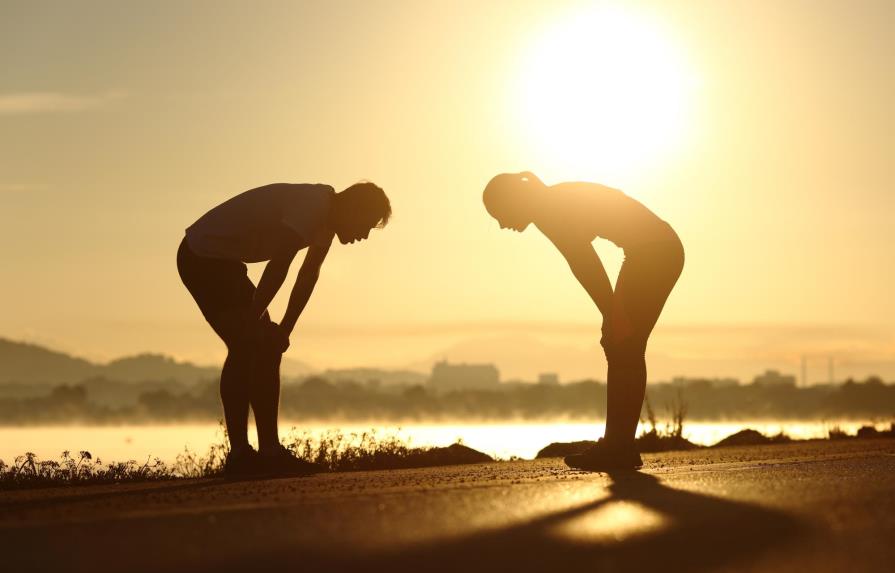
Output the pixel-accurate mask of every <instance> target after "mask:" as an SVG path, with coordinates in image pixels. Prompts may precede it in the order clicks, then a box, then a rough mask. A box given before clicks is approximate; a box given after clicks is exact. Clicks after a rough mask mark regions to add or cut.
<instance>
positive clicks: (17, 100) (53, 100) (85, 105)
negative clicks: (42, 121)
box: [0, 92, 124, 115]
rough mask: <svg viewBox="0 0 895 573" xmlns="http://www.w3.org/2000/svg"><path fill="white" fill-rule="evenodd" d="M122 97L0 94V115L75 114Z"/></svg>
mask: <svg viewBox="0 0 895 573" xmlns="http://www.w3.org/2000/svg"><path fill="white" fill-rule="evenodd" d="M122 97H124V93H122V92H106V93H102V94H93V95H73V94H64V93H58V92H20V93H7V94H0V115H25V114H36V113H56V112H75V111H84V110H88V109H95V108H98V107H102V106H104V105H107V104H108V103H110V102H112V101H114V100H117V99H120V98H122Z"/></svg>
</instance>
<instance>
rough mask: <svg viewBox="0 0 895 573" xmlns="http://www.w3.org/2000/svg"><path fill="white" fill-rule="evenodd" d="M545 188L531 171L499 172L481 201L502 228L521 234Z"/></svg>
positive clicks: (489, 183)
mask: <svg viewBox="0 0 895 573" xmlns="http://www.w3.org/2000/svg"><path fill="white" fill-rule="evenodd" d="M544 188H545V185H544V184H543V183H542V182H541V180H540V179H538V178H537V176H536V175H535V174H534V173H532V172H530V171H523V172H521V173H501V174H500V175H497V176H495V177H494V178H493V179H492V180H491V181H489V182H488V185H487V186H486V187H485V192H484V193H482V202H483V203H485V209H487V210H488V213H489V214H490V215H491V216H492V217H494V218H495V219H496V220H497V222H498V224H499V225H500V228H501V229H512V230H514V231H518V232H520V233H521V232H522V231H524V230H525V229H526V227H528V225H530V224H531V222H532V221H533V220H534V214H535V209H536V208H537V204H538V201H537V199H538V197H539V193H540V192H541V191H542V190H543V189H544Z"/></svg>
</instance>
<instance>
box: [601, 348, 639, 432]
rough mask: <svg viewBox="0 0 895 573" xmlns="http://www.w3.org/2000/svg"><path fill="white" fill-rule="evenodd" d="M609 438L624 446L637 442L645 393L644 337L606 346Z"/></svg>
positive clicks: (607, 427)
mask: <svg viewBox="0 0 895 573" xmlns="http://www.w3.org/2000/svg"><path fill="white" fill-rule="evenodd" d="M605 350H606V359H607V363H608V367H607V370H606V434H605V438H606V441H607V442H610V443H612V444H613V445H618V446H621V447H629V446H631V445H632V444H633V443H634V436H635V434H636V432H637V423H638V422H639V420H640V409H641V407H642V405H643V397H644V395H645V393H646V356H645V353H646V344H645V341H644V342H643V343H641V341H636V342H635V341H626V342H625V343H623V344H619V345H617V346H615V347H611V346H609V347H606V349H605Z"/></svg>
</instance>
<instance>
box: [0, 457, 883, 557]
mask: <svg viewBox="0 0 895 573" xmlns="http://www.w3.org/2000/svg"><path fill="white" fill-rule="evenodd" d="M644 460H645V462H646V466H645V468H644V470H643V471H640V472H629V473H623V474H618V475H606V474H591V473H583V472H576V471H570V470H568V469H566V468H565V466H564V465H563V463H562V461H561V460H560V459H549V460H537V461H521V462H503V463H489V464H479V465H471V466H451V467H442V468H428V469H419V470H400V471H379V472H357V473H340V474H327V475H319V476H314V477H310V478H303V479H279V480H268V481H245V482H223V481H220V480H197V481H174V482H166V483H150V484H130V485H119V486H84V487H67V488H54V489H43V490H30V491H7V492H4V493H0V568H2V570H4V571H10V572H13V571H23V570H46V571H49V570H52V569H56V570H64V571H121V572H125V573H128V572H132V571H155V572H169V571H231V570H232V571H235V570H239V571H272V570H273V571H278V570H279V571H346V570H347V571H414V572H427V571H489V572H493V571H559V570H562V569H570V568H574V569H581V570H582V571H658V572H665V571H762V572H766V571H787V572H789V571H812V572H823V571H848V572H849V573H855V572H859V571H889V572H891V571H895V549H893V546H895V440H891V439H875V440H845V441H834V442H806V443H796V444H790V445H772V446H762V447H739V448H726V449H712V450H699V451H695V452H676V453H666V454H653V455H647V456H644Z"/></svg>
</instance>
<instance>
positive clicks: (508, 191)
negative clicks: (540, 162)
mask: <svg viewBox="0 0 895 573" xmlns="http://www.w3.org/2000/svg"><path fill="white" fill-rule="evenodd" d="M543 186H544V183H543V182H542V181H541V180H540V179H538V177H537V175H535V174H534V173H532V172H531V171H523V172H521V173H501V174H500V175H495V176H494V177H493V178H492V179H491V181H489V182H488V185H486V186H485V191H484V192H483V193H482V200H483V201H484V202H485V204H486V205H498V204H501V205H505V204H507V203H512V202H514V200H515V199H517V198H518V196H519V195H520V194H522V191H523V190H526V189H531V188H534V187H543Z"/></svg>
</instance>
